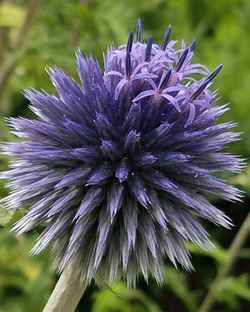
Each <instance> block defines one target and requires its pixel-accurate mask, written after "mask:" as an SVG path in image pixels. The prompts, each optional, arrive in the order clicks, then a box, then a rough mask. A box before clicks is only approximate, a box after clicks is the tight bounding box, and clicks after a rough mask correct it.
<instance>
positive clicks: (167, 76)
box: [159, 69, 172, 91]
mask: <svg viewBox="0 0 250 312" xmlns="http://www.w3.org/2000/svg"><path fill="white" fill-rule="evenodd" d="M171 73H172V70H171V69H169V70H168V71H167V72H166V73H165V74H164V76H163V77H162V79H161V82H160V85H159V90H161V91H162V90H164V89H165V88H166V86H167V84H168V82H169V79H170V77H171Z"/></svg>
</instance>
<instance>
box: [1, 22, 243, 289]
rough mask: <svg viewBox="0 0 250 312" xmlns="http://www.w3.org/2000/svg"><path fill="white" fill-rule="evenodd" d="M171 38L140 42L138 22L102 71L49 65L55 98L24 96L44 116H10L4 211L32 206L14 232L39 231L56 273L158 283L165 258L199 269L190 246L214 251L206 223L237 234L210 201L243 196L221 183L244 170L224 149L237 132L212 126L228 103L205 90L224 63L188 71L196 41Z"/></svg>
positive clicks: (80, 64) (88, 61)
mask: <svg viewBox="0 0 250 312" xmlns="http://www.w3.org/2000/svg"><path fill="white" fill-rule="evenodd" d="M170 34H171V28H170V27H168V28H167V30H166V32H165V34H164V37H163V41H162V44H161V46H159V45H157V44H154V43H153V40H152V37H149V38H148V40H147V41H146V42H143V41H142V27H141V23H140V21H138V22H137V28H136V34H135V35H134V33H133V32H130V34H129V37H128V42H127V44H126V45H121V46H119V47H118V48H114V47H113V46H110V47H109V49H108V51H107V53H106V55H105V56H104V72H102V70H101V69H100V67H99V65H98V62H97V61H96V60H95V59H94V58H93V57H91V56H90V57H87V58H85V57H83V56H82V54H81V52H80V51H79V50H78V51H77V52H76V62H77V70H78V75H79V79H80V84H79V83H77V82H76V81H75V80H74V79H73V78H71V77H69V76H68V75H67V74H66V73H65V72H64V71H63V70H61V69H59V68H57V67H53V68H50V69H48V74H49V75H50V77H51V80H52V83H53V85H54V87H55V89H56V91H57V96H55V95H50V94H48V93H46V92H44V91H36V90H33V89H31V90H26V91H25V96H26V97H27V99H29V101H30V102H31V109H32V110H33V112H34V113H35V114H36V115H37V116H38V119H34V120H30V119H25V118H9V119H8V123H9V125H10V126H11V128H12V129H13V133H14V134H15V135H17V136H18V137H21V138H24V139H25V140H24V141H22V142H18V143H5V144H4V146H3V150H4V153H5V154H7V155H10V156H12V157H13V158H14V161H13V164H12V165H11V167H10V169H9V170H8V171H6V172H4V173H3V174H2V178H7V179H9V182H8V184H7V185H8V187H10V189H11V193H10V195H8V196H7V197H6V198H5V203H6V205H7V207H8V208H9V209H19V208H23V207H26V208H27V213H26V215H25V216H24V217H23V218H22V219H21V220H19V221H18V222H17V223H16V224H15V226H14V230H15V231H17V232H18V233H23V232H26V231H29V230H32V229H34V228H36V227H37V226H39V225H40V224H42V225H44V230H43V232H42V233H41V235H40V237H39V239H38V241H37V243H36V245H35V246H34V248H33V250H32V252H33V253H34V254H38V253H40V252H41V251H42V250H43V249H45V248H47V247H49V246H50V247H52V249H53V251H54V253H55V262H54V266H55V268H56V269H57V270H58V271H62V270H63V269H64V268H65V267H66V266H67V265H68V264H70V263H73V262H74V263H76V264H77V265H76V266H75V267H76V268H77V269H76V272H75V274H76V275H78V276H81V278H82V280H85V281H87V282H90V281H91V280H92V278H94V277H95V276H96V275H97V274H99V275H101V276H104V277H105V279H106V280H107V281H109V282H111V281H114V280H116V279H118V278H122V277H123V278H124V279H125V280H126V281H127V283H128V285H129V286H130V285H135V284H136V278H137V276H138V275H139V274H142V275H143V276H144V278H145V280H148V276H149V274H150V275H152V276H153V277H154V278H155V279H156V281H157V282H158V283H161V282H163V279H164V271H163V261H164V258H168V259H169V260H170V261H171V262H172V263H173V264H174V266H176V267H177V265H178V264H180V266H182V267H183V268H184V269H186V270H191V269H192V264H191V262H190V256H189V253H188V251H187V249H186V247H185V242H186V241H191V242H193V243H195V244H198V245H200V246H201V247H202V248H209V247H210V246H211V243H210V241H209V238H208V233H207V232H206V230H205V229H204V228H203V226H202V224H201V222H200V219H201V218H203V219H207V220H209V221H211V222H213V223H214V224H216V225H221V226H223V227H226V228H228V227H230V224H231V223H230V219H229V218H228V217H227V216H226V215H225V214H224V213H223V212H222V211H220V210H218V209H217V208H216V207H214V206H213V205H212V204H211V203H210V202H209V200H208V199H207V195H209V194H212V195H215V196H217V197H219V198H221V199H225V200H230V201H234V200H238V199H239V198H240V191H239V190H237V189H236V188H234V187H233V186H230V185H228V184H227V183H226V182H225V181H223V180H222V179H220V178H218V177H217V175H215V173H216V172H226V171H229V172H238V171H240V169H241V168H242V161H241V160H240V158H238V157H237V156H233V155H231V154H229V153H227V152H225V151H224V147H225V146H226V145H227V144H228V143H230V142H233V141H235V140H236V139H237V138H238V134H237V133H233V132H231V131H230V129H231V128H232V127H234V126H235V124H234V123H231V122H226V123H217V120H218V118H219V117H220V116H221V115H222V114H223V113H224V112H226V111H227V110H228V107H227V105H222V106H216V105H215V101H216V96H217V93H216V91H211V89H210V86H211V85H212V83H213V79H214V78H215V76H216V75H217V74H218V73H219V71H220V70H221V68H222V66H221V65H220V66H218V67H217V68H216V69H215V70H214V71H212V72H210V70H209V69H208V68H207V67H205V66H203V65H201V64H196V63H191V60H192V57H193V54H194V49H195V42H192V43H191V44H190V45H186V44H185V43H184V42H183V43H182V46H181V47H179V48H176V44H177V42H176V41H173V40H170ZM134 37H135V38H134Z"/></svg>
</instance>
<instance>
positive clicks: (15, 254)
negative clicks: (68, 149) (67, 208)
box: [0, 0, 250, 312]
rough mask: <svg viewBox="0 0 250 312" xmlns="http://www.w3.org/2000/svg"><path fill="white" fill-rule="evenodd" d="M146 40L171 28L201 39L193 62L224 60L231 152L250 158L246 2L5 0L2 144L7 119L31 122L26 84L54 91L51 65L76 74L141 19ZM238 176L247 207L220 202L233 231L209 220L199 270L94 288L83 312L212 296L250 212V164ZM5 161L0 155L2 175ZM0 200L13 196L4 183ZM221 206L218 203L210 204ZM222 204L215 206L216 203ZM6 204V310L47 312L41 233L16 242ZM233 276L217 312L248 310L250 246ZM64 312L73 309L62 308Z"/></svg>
mask: <svg viewBox="0 0 250 312" xmlns="http://www.w3.org/2000/svg"><path fill="white" fill-rule="evenodd" d="M138 17H140V18H141V20H142V22H143V29H144V38H147V37H148V36H149V35H153V38H154V40H155V41H157V42H159V43H160V42H161V38H162V35H163V33H164V30H165V27H166V26H168V25H169V24H171V25H172V26H173V34H172V37H173V38H176V39H178V40H180V41H181V39H182V38H185V40H186V41H187V42H191V41H192V39H194V38H195V39H196V40H197V49H196V55H195V59H196V61H198V62H200V63H204V64H206V65H208V66H209V68H211V69H213V68H215V66H216V65H217V64H220V63H223V64H224V68H223V71H222V72H221V73H220V75H219V76H218V77H217V78H216V82H215V87H219V88H220V95H221V98H220V100H219V102H220V103H227V102H230V107H231V110H230V111H229V112H228V113H226V115H225V117H223V118H224V120H228V121H229V120H234V121H235V122H237V123H238V124H239V126H238V127H237V130H238V131H242V132H243V134H242V140H241V141H238V142H237V143H235V144H233V145H232V146H230V150H232V151H233V152H234V153H237V154H241V155H242V156H243V157H244V158H246V159H248V158H249V156H250V1H248V0H245V1H244V0H143V1H135V0H120V1H118V0H81V1H77V0H67V1H62V0H61V1H60V0H51V1H49V0H41V1H39V0H29V1H28V0H2V1H0V141H6V140H14V138H13V137H12V136H11V135H10V133H9V130H8V129H7V127H6V125H5V124H4V120H3V117H6V116H32V113H31V112H30V111H29V110H28V105H29V103H27V101H26V100H25V98H24V96H23V94H22V90H23V88H27V87H34V88H39V89H40V88H42V89H45V90H47V91H51V92H54V91H53V89H52V87H51V84H50V81H49V79H48V77H47V75H46V72H45V70H44V69H45V67H46V66H47V65H52V64H56V65H58V66H61V67H63V68H64V69H65V70H66V71H67V72H68V73H70V74H72V75H73V76H74V77H75V76H76V69H75V61H74V50H75V49H76V48H77V47H80V48H81V50H82V52H83V53H85V54H89V53H91V54H93V55H94V56H95V57H97V58H98V59H99V60H100V61H102V53H103V52H104V51H105V50H106V47H107V45H108V43H110V42H111V41H113V42H114V43H115V45H117V44H119V43H124V42H126V40H127V34H128V31H129V30H130V29H131V28H134V26H135V22H136V20H137V18H138ZM248 162H249V165H248V166H247V168H246V170H245V171H244V172H243V173H241V174H240V175H237V176H232V175H231V176H227V178H228V179H229V180H230V181H231V183H233V184H235V185H237V186H238V187H240V188H241V189H243V190H244V191H245V198H244V202H242V203H239V204H238V203H237V204H235V203H225V202H224V201H221V200H217V201H216V205H217V206H218V207H220V208H221V209H223V210H224V211H225V212H226V213H227V214H228V215H229V216H230V217H231V218H232V219H233V220H234V224H235V227H234V228H233V229H232V230H231V231H229V230H225V229H219V228H217V227H215V226H212V225H210V224H206V227H207V229H208V230H209V231H210V233H211V237H212V241H213V242H214V244H215V245H216V249H215V250H214V251H213V252H210V253H207V252H204V251H202V250H201V249H200V248H198V247H195V246H192V245H190V246H188V248H189V249H190V251H191V253H192V258H193V264H194V266H195V268H196V271H195V272H193V273H186V272H184V271H182V270H179V271H177V270H175V269H174V268H173V267H172V266H171V265H170V264H169V262H168V261H166V269H165V271H166V285H165V286H164V287H162V288H159V287H158V286H157V285H156V283H155V282H154V281H153V280H150V281H149V284H146V283H145V282H143V281H142V280H140V281H139V284H138V289H137V290H133V291H132V290H126V288H125V286H124V285H123V284H122V283H117V284H115V285H113V286H112V290H111V289H108V288H107V287H106V286H105V285H101V287H100V288H98V287H97V286H96V285H94V284H93V285H91V287H90V288H89V289H88V290H87V292H86V294H85V296H84V300H82V301H81V302H80V304H79V306H78V311H85V312H88V311H93V312H160V311H161V312H165V311H171V312H172V311H173V312H185V311H187V312H195V311H198V307H199V305H200V303H201V302H202V300H203V298H204V296H205V295H206V293H207V291H208V289H209V287H210V286H211V283H212V281H213V279H214V277H215V275H216V272H217V269H218V267H219V266H221V265H223V263H224V261H225V260H226V257H227V250H228V247H229V246H230V244H231V242H232V240H233V238H234V237H235V235H236V233H237V231H238V230H239V228H240V226H241V224H242V222H243V220H244V218H245V217H246V215H247V213H248V210H249V206H250V205H249V202H250V161H248ZM7 164H8V159H6V158H3V157H2V156H1V158H0V169H1V170H3V169H5V168H6V167H7ZM0 183H1V184H0V197H3V196H5V195H6V194H7V192H8V190H6V189H5V188H4V184H3V182H2V181H1V182H0ZM213 200H214V199H213ZM214 201H215V200H214ZM20 214H22V212H20V213H19V214H17V213H15V214H9V213H7V212H6V211H5V210H4V208H3V207H2V206H0V312H37V311H41V310H42V307H43V306H44V304H45V302H46V301H47V299H48V296H49V294H50V292H51V291H52V289H53V287H54V285H55V283H56V279H57V277H56V276H55V275H54V274H53V273H52V272H51V270H50V265H51V262H52V259H51V255H50V253H49V251H47V252H44V253H43V254H41V255H39V256H37V257H31V256H29V250H30V249H31V247H32V246H33V245H34V241H35V239H36V237H37V236H38V234H39V229H38V230H36V231H33V232H30V233H27V234H26V235H22V236H19V237H15V235H14V234H13V233H12V232H10V228H11V224H12V223H14V222H15V220H16V219H17V218H19V217H20ZM237 256H238V257H237V259H236V261H235V264H234V266H233V268H232V270H231V272H230V274H229V275H228V276H227V277H226V278H225V279H224V281H223V283H222V284H221V286H220V289H219V290H218V292H217V294H216V304H215V305H214V307H213V308H212V311H219V312H220V311H221V312H224V311H239V312H244V311H250V286H249V285H250V272H249V271H250V246H249V241H248V242H245V244H244V246H242V248H241V250H240V251H239V253H238V255H237ZM62 312H67V311H62Z"/></svg>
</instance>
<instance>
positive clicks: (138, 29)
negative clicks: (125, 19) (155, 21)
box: [136, 19, 142, 42]
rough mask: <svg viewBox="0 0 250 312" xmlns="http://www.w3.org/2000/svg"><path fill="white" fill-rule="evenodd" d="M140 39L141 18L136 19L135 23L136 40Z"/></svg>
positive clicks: (139, 40)
mask: <svg viewBox="0 0 250 312" xmlns="http://www.w3.org/2000/svg"><path fill="white" fill-rule="evenodd" d="M141 40H142V24H141V20H140V19H138V20H137V23H136V42H141Z"/></svg>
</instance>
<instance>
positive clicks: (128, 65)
mask: <svg viewBox="0 0 250 312" xmlns="http://www.w3.org/2000/svg"><path fill="white" fill-rule="evenodd" d="M130 76H131V56H130V52H129V51H127V53H126V77H127V78H130Z"/></svg>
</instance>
